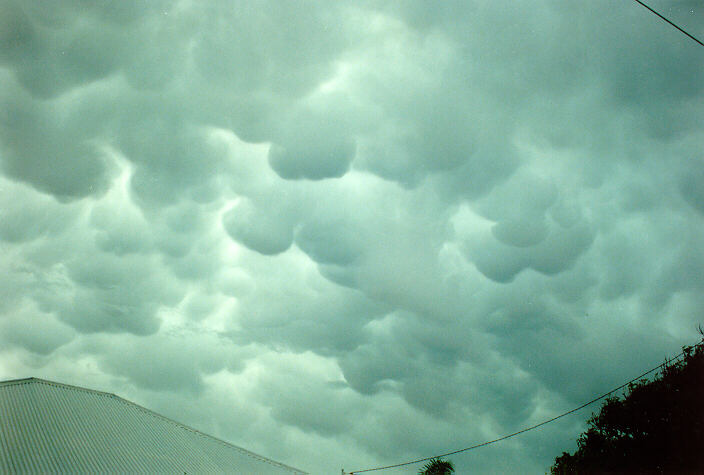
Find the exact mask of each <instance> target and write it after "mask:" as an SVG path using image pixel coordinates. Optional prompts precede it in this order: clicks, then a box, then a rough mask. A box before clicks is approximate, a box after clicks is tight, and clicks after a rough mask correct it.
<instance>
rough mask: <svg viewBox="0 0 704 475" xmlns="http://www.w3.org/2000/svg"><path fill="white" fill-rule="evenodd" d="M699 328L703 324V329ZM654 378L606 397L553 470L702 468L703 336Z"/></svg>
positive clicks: (684, 470) (682, 470)
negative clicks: (618, 395)
mask: <svg viewBox="0 0 704 475" xmlns="http://www.w3.org/2000/svg"><path fill="white" fill-rule="evenodd" d="M700 331H701V329H700ZM683 353H684V358H683V359H681V360H678V361H668V362H666V364H665V366H664V367H663V369H662V371H661V373H660V374H659V375H658V376H657V377H656V378H655V379H654V380H653V381H648V380H641V381H638V382H637V383H633V384H630V385H629V387H628V391H627V392H626V395H625V397H624V398H623V399H621V398H616V397H611V398H608V399H607V400H606V401H605V402H604V404H603V405H602V407H601V410H600V412H599V414H596V415H592V417H591V418H590V419H589V421H588V429H587V431H586V432H584V433H583V434H582V435H581V436H580V437H579V439H578V441H577V447H578V448H577V451H576V452H575V453H574V454H569V453H567V452H564V453H563V454H562V455H561V456H559V457H557V458H555V464H554V465H553V466H552V467H551V469H550V472H551V473H552V474H559V475H562V474H571V473H605V472H617V473H634V472H635V473H704V338H702V342H701V343H699V344H698V345H695V346H688V347H684V348H683Z"/></svg>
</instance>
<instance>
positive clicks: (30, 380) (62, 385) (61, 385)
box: [0, 376, 307, 474]
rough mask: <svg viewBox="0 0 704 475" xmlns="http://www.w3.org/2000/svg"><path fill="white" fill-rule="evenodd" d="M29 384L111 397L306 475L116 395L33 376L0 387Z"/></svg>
mask: <svg viewBox="0 0 704 475" xmlns="http://www.w3.org/2000/svg"><path fill="white" fill-rule="evenodd" d="M31 383H38V384H46V385H48V386H55V387H58V388H62V389H70V390H78V391H83V392H88V393H93V394H96V395H98V396H104V397H105V396H107V397H111V398H114V399H116V400H118V401H119V402H121V403H123V404H129V405H131V406H134V407H136V408H137V409H139V410H140V411H142V412H145V413H146V414H148V415H150V416H152V417H157V418H159V419H163V420H165V421H167V422H170V423H171V424H174V425H176V426H179V427H181V428H183V429H186V430H188V431H190V432H193V433H195V434H198V435H200V436H201V437H206V438H208V439H212V440H214V441H216V442H219V443H221V444H224V445H227V446H229V447H232V448H233V449H235V450H238V451H240V452H242V453H243V454H245V455H248V456H249V457H252V458H254V459H257V460H260V461H262V462H266V463H269V464H271V465H274V466H278V467H282V468H286V469H289V470H292V471H294V472H298V473H301V474H306V473H307V472H304V471H303V470H300V469H298V468H295V467H291V466H290V465H286V464H284V463H281V462H277V461H276V460H272V459H270V458H267V457H264V456H263V455H259V454H257V453H255V452H252V451H250V450H247V449H245V448H242V447H239V446H237V445H234V444H231V443H230V442H227V441H226V440H223V439H220V438H218V437H215V436H212V435H210V434H206V433H205V432H201V431H199V430H198V429H194V428H193V427H190V426H187V425H186V424H182V423H180V422H178V421H175V420H173V419H170V418H168V417H166V416H163V415H161V414H159V413H158V412H154V411H152V410H151V409H147V408H146V407H144V406H140V405H139V404H137V403H136V402H132V401H129V400H127V399H125V398H122V397H120V396H118V395H116V394H113V393H109V392H105V391H98V390H95V389H89V388H84V387H81V386H75V385H72V384H66V383H59V382H56V381H50V380H48V379H42V378H36V377H33V376H30V377H28V378H19V379H8V380H5V381H0V387H3V386H16V385H21V384H31Z"/></svg>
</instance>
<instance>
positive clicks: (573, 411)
mask: <svg viewBox="0 0 704 475" xmlns="http://www.w3.org/2000/svg"><path fill="white" fill-rule="evenodd" d="M702 344H704V341H702V342H699V343H697V344H695V345H692V346H690V347H685V349H684V350H682V352H680V354H678V355H677V356H675V357H674V358H671V359H669V360H668V359H666V360H665V361H664V362H663V363H661V364H659V365H657V366H656V367H654V368H652V369H649V370H648V371H646V372H645V373H643V374H641V375H639V376H636V377H635V378H633V379H631V380H630V381H628V382H627V383H624V384H622V385H620V386H618V387H616V388H614V389H612V390H610V391H609V392H606V393H604V394H602V395H601V396H598V397H595V398H594V399H591V400H590V401H588V402H585V403H584V404H582V405H581V406H578V407H575V408H574V409H571V410H569V411H567V412H563V413H562V414H560V415H559V416H555V417H553V418H551V419H548V420H545V421H543V422H540V423H538V424H535V425H532V426H530V427H526V428H525V429H521V430H519V431H516V432H513V433H511V434H508V435H504V436H503V437H499V438H497V439H492V440H489V441H486V442H482V443H481V444H476V445H472V446H471V447H465V448H463V449H459V450H454V451H452V452H447V453H444V454H439V455H433V456H431V457H424V458H421V459H416V460H411V461H410V462H403V463H397V464H393V465H385V466H383V467H375V468H367V469H364V470H354V471H352V472H349V474H350V475H353V474H356V473H364V472H373V471H377V470H387V469H390V468H397V467H404V466H406V465H413V464H416V463H420V462H426V461H428V460H432V459H437V458H442V457H448V456H450V455H455V454H459V453H461V452H467V451H469V450H474V449H478V448H480V447H486V446H487V445H491V444H495V443H497V442H501V441H502V440H506V439H510V438H512V437H515V436H517V435H519V434H523V433H524V432H528V431H531V430H534V429H537V428H538V427H542V426H544V425H546V424H549V423H551V422H554V421H556V420H558V419H561V418H563V417H565V416H568V415H570V414H572V413H575V412H577V411H579V410H581V409H584V408H585V407H587V406H589V405H590V404H594V403H595V402H597V401H599V400H601V399H604V398H605V397H607V396H610V395H611V394H613V393H615V392H616V391H619V390H621V389H623V388H625V387H627V386H628V385H629V384H632V383H634V382H636V381H638V380H640V379H642V378H643V377H645V376H647V375H649V374H650V373H652V372H653V371H657V370H658V369H660V368H662V367H664V366H666V365H669V364H672V363H675V362H677V361H679V360H680V359H681V358H682V357H683V356H684V355H685V354H686V353H687V351H689V350H692V349H694V348H697V347H698V346H700V345H702Z"/></svg>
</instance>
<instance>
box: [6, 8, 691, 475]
mask: <svg viewBox="0 0 704 475" xmlns="http://www.w3.org/2000/svg"><path fill="white" fill-rule="evenodd" d="M647 3H648V6H649V7H651V8H652V9H653V10H654V11H656V12H660V13H661V14H662V15H663V16H664V17H666V18H667V19H668V20H669V21H670V22H672V23H673V24H675V25H677V26H679V27H680V28H681V29H682V30H684V31H686V32H690V33H691V34H692V35H694V36H700V35H699V34H698V32H701V31H704V12H703V10H702V8H703V7H702V3H701V2H700V1H699V0H682V1H678V2H670V1H666V0H647ZM604 12H608V14H605V13H604ZM701 52H702V50H701V49H699V46H698V45H695V44H694V43H693V42H692V41H690V40H689V39H687V38H685V37H684V35H682V34H681V33H680V32H675V30H674V29H672V28H671V27H670V26H666V25H665V24H664V23H663V22H662V21H661V20H659V19H656V18H655V17H654V15H651V14H650V13H649V12H646V10H645V9H644V8H641V7H640V6H638V5H636V4H634V3H633V2H625V1H624V2H613V1H611V0H594V1H588V2H564V1H560V0H517V1H511V2H495V1H489V0H461V1H460V0H449V1H443V2H436V3H435V4H432V6H431V5H430V4H429V3H428V2H426V1H421V0H402V1H400V2H384V1H377V0H361V1H359V0H355V1H352V0H341V1H335V2H316V1H312V0H251V1H242V0H202V1H198V2H190V1H186V0H150V1H145V0H125V1H120V2H86V1H84V0H56V1H52V2H43V1H41V0H0V256H1V257H0V380H7V379H21V378H27V377H36V378H42V379H47V380H51V381H60V382H63V383H67V384H70V385H75V386H80V387H89V388H94V389H96V390H99V391H105V392H108V393H115V394H120V395H121V396H123V397H125V398H126V399H129V400H131V401H135V402H136V403H138V404H140V405H142V406H145V407H149V408H150V409H153V410H154V411H156V412H158V413H159V414H164V415H165V416H166V417H169V418H172V419H175V420H178V421H180V422H182V423H183V424H185V425H188V426H191V427H194V428H196V429H198V430H200V431H202V432H204V433H207V434H212V435H213V436H215V437H217V438H219V439H223V440H226V441H228V442H230V443H232V444H234V445H237V446H240V447H244V448H246V449H248V450H251V451H252V452H255V453H258V454H262V455H263V456H265V457H267V458H270V459H272V460H277V461H281V462H282V463H284V464H286V465H290V466H294V467H299V468H300V469H302V470H305V471H307V472H309V473H313V474H318V473H320V474H324V473H336V472H339V470H340V467H341V466H344V467H351V466H359V467H365V466H366V467H382V466H388V465H392V464H394V463H396V462H397V461H399V460H418V459H420V458H422V457H425V455H426V454H435V453H443V452H444V451H446V450H447V448H448V447H453V446H456V444H457V441H462V440H479V441H481V440H491V439H493V438H495V437H496V434H510V433H513V432H515V431H516V430H518V429H520V428H523V427H531V426H534V425H536V424H539V423H541V422H542V421H545V420H546V419H549V418H550V417H551V415H553V414H562V413H564V412H565V411H568V410H570V409H571V408H573V407H576V406H578V405H580V404H581V403H582V402H583V401H585V400H588V399H590V398H591V397H592V396H593V395H594V394H598V393H600V392H601V391H602V390H603V389H602V388H605V387H613V386H615V385H617V384H618V383H619V382H620V381H624V380H626V379H629V378H630V375H632V374H637V373H638V371H639V370H640V366H641V362H642V361H655V360H656V359H659V358H661V357H662V356H663V355H666V354H668V352H670V351H671V349H672V348H679V347H681V346H682V345H684V344H686V343H687V342H689V341H692V340H693V339H694V338H696V335H697V331H696V328H697V325H698V324H701V323H702V314H701V309H702V308H704V277H703V276H704V255H703V254H702V252H701V250H702V249H703V248H704V155H702V150H704V147H702V145H703V144H704V61H702V58H701V56H702V54H701ZM634 354H637V355H638V358H632V357H631V355H634ZM611 362H618V364H612V363H611ZM582 430H583V421H577V420H575V418H567V417H565V418H562V419H559V420H556V421H554V422H552V423H550V424H546V425H545V426H544V427H542V430H540V431H533V430H531V431H529V432H527V433H525V434H523V436H522V437H520V438H519V437H514V438H512V439H511V440H510V441H506V442H505V443H502V444H492V448H491V450H481V451H479V450H477V451H474V452H473V453H472V457H471V458H472V460H471V463H472V467H471V470H472V472H473V473H479V474H482V473H516V472H520V473H526V472H527V473H544V472H545V470H546V469H547V468H548V467H549V466H550V465H551V464H552V462H553V460H554V457H555V456H556V455H559V454H561V453H562V452H564V451H570V450H573V448H574V447H573V446H574V443H575V442H574V441H575V438H576V437H577V436H578V435H579V433H581V432H582ZM321 454H325V456H324V457H321ZM457 458H458V459H461V457H457ZM462 463H464V462H462V460H459V461H458V465H457V466H456V469H457V471H458V472H459V473H461V472H464V471H467V470H469V468H467V467H464V466H462ZM408 469H409V467H399V468H397V469H389V471H388V473H404V470H408Z"/></svg>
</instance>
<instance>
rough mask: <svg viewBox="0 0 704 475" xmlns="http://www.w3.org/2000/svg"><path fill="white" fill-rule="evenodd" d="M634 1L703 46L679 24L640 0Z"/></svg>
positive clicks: (703, 44)
mask: <svg viewBox="0 0 704 475" xmlns="http://www.w3.org/2000/svg"><path fill="white" fill-rule="evenodd" d="M635 1H636V2H637V3H640V4H641V5H643V6H644V7H645V8H647V9H648V10H650V11H651V12H653V13H655V14H656V15H657V16H659V17H660V18H662V19H663V20H665V21H666V22H668V23H669V24H670V25H672V26H674V27H675V28H677V29H678V30H680V31H681V32H682V33H684V34H685V35H687V36H689V37H690V38H692V39H693V40H694V41H696V42H697V43H699V44H700V45H702V46H704V43H702V42H701V41H699V40H698V39H696V38H695V37H694V36H692V35H690V34H689V33H687V32H686V31H684V29H682V28H680V27H679V26H677V25H675V24H674V23H672V22H671V21H670V20H668V19H667V18H665V17H664V16H662V15H661V14H659V13H658V12H656V11H655V10H653V9H652V8H650V7H649V6H648V5H646V4H645V3H643V2H641V1H640V0H635Z"/></svg>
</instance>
